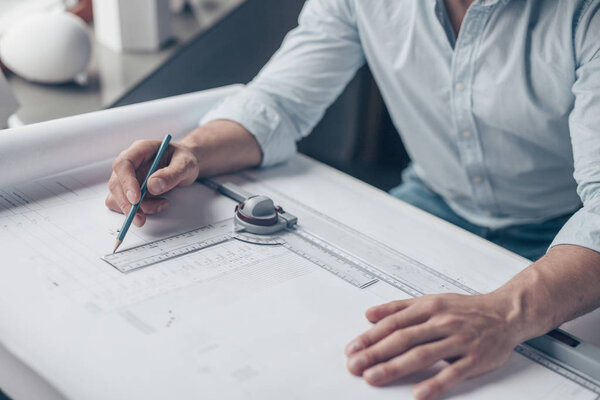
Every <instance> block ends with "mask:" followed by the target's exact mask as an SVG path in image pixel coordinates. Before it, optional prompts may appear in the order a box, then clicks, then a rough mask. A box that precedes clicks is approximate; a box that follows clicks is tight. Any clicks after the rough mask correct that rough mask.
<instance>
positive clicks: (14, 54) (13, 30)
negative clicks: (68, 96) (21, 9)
mask: <svg viewBox="0 0 600 400" xmlns="http://www.w3.org/2000/svg"><path fill="white" fill-rule="evenodd" d="M90 57H91V43H90V38H89V35H88V28H87V26H86V25H85V23H84V22H83V21H82V20H81V19H80V18H78V17H76V16H74V15H73V14H70V13H67V12H64V11H63V12H51V13H35V14H33V15H28V16H23V17H21V18H20V19H19V20H18V21H16V22H14V23H13V24H11V26H10V28H8V29H7V30H6V31H5V32H4V34H3V35H2V37H1V38H0V58H1V59H2V61H3V63H4V64H5V65H6V66H7V67H8V68H9V69H10V70H11V71H13V72H14V73H16V74H19V75H20V76H21V77H23V78H25V79H27V80H30V81H33V82H41V83H63V82H68V81H72V80H79V81H83V80H85V72H86V68H87V65H88V63H89V61H90Z"/></svg>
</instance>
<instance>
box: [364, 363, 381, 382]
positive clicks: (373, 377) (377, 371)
mask: <svg viewBox="0 0 600 400" xmlns="http://www.w3.org/2000/svg"><path fill="white" fill-rule="evenodd" d="M363 377H364V378H365V379H366V380H367V381H369V382H372V383H378V382H381V380H382V379H383V370H382V369H381V368H379V367H375V368H371V369H368V370H366V371H365V373H364V374H363Z"/></svg>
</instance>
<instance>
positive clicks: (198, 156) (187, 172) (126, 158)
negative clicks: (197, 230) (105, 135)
mask: <svg viewBox="0 0 600 400" xmlns="http://www.w3.org/2000/svg"><path fill="white" fill-rule="evenodd" d="M160 143H161V141H160V140H140V141H137V142H135V143H133V144H132V145H131V146H130V147H129V148H128V149H127V150H125V151H123V152H122V153H121V154H119V156H118V157H117V158H116V159H115V161H114V163H113V172H112V176H111V177H110V180H109V182H108V188H109V190H110V194H109V195H108V197H107V198H106V205H107V206H108V208H110V209H111V210H113V211H116V212H120V213H123V214H127V213H128V212H129V210H130V209H131V206H132V205H133V204H137V202H139V201H140V196H141V192H140V183H141V182H143V180H144V178H145V177H146V174H147V173H148V170H149V169H150V165H151V164H152V161H153V160H154V156H155V154H156V151H157V150H158V148H159V147H160ZM261 158H262V152H261V148H260V146H259V144H258V142H257V141H256V139H255V138H254V136H253V135H252V134H251V133H250V132H249V131H248V130H247V129H246V128H244V127H243V126H242V125H240V124H238V123H236V122H233V121H229V120H216V121H211V122H209V123H207V124H205V125H203V126H201V127H198V128H196V129H195V130H193V131H192V132H190V133H189V134H188V135H187V136H185V137H184V138H183V139H181V141H179V142H178V143H171V145H170V146H169V148H168V149H167V151H166V152H165V155H164V156H163V158H162V160H161V163H160V165H159V169H158V170H157V171H156V172H155V173H153V174H152V176H150V178H149V179H148V192H149V194H150V196H146V197H145V198H144V201H143V202H142V205H141V207H140V208H139V211H138V213H137V214H136V216H135V218H134V219H133V223H134V224H135V225H137V226H142V225H144V223H145V222H146V215H148V214H156V213H158V212H161V211H163V210H165V209H166V208H167V207H168V206H169V201H168V200H167V199H165V198H162V197H158V196H160V195H162V194H164V193H166V192H168V191H169V190H171V189H173V188H175V187H177V186H186V185H191V184H192V183H193V182H194V181H195V180H196V179H197V178H198V176H199V175H201V176H211V175H218V174H223V173H227V172H232V171H237V170H240V169H243V168H248V167H254V166H257V165H258V164H260V162H261Z"/></svg>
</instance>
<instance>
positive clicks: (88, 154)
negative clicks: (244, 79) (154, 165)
mask: <svg viewBox="0 0 600 400" xmlns="http://www.w3.org/2000/svg"><path fill="white" fill-rule="evenodd" d="M238 89H239V86H236V85H233V86H227V87H223V88H218V89H213V90H206V91H203V92H197V93H191V94H184V95H180V96H174V97H170V98H167V99H161V100H155V101H150V102H146V103H141V104H133V105H130V106H125V107H120V108H116V109H110V110H102V111H96V112H93V113H89V114H82V115H77V116H73V117H69V118H61V119H57V120H52V121H47V122H41V123H39V124H33V125H27V126H22V127H18V128H13V129H6V130H0V187H2V186H7V185H11V184H14V183H18V182H27V181H29V180H32V179H36V178H40V177H43V176H49V175H52V174H55V173H59V172H62V171H66V170H67V169H71V168H78V167H81V166H84V165H89V164H92V163H94V162H97V161H101V160H106V159H109V158H114V157H115V156H116V155H117V154H118V153H119V152H120V151H122V150H124V149H125V148H127V147H129V145H130V144H131V143H132V142H133V141H135V140H137V139H162V138H163V137H164V136H165V134H166V133H171V135H172V136H173V138H174V139H178V138H180V137H181V136H183V135H184V134H186V133H188V132H189V131H190V130H192V129H193V128H194V127H195V126H197V125H198V122H199V120H200V118H201V116H202V115H204V114H205V113H206V112H207V111H208V109H209V108H211V107H212V106H213V105H214V104H215V102H216V101H219V100H220V99H222V98H223V97H224V96H227V95H229V94H232V93H234V92H235V91H236V90H238Z"/></svg>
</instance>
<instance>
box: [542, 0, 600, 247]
mask: <svg viewBox="0 0 600 400" xmlns="http://www.w3.org/2000/svg"><path fill="white" fill-rule="evenodd" d="M591 4H592V6H590V8H589V9H588V13H586V15H584V16H583V17H582V19H581V21H580V23H579V28H578V32H579V35H576V36H575V45H576V50H577V58H578V60H577V62H578V67H577V70H576V80H575V83H574V85H573V93H574V95H575V104H574V107H573V110H572V112H571V115H570V117H569V127H570V131H571V143H572V146H573V158H574V160H575V172H574V177H575V180H576V181H577V193H578V194H579V197H580V198H581V201H582V203H583V207H582V208H581V209H580V210H579V211H577V212H576V213H575V214H574V215H573V216H572V217H571V218H570V219H569V220H568V221H567V223H566V224H565V225H564V226H563V228H562V229H561V230H560V232H559V233H558V235H557V236H556V238H555V239H554V241H553V242H552V244H551V246H550V247H552V246H556V245H558V244H574V245H579V246H583V247H586V248H589V249H592V250H595V251H598V252H600V40H599V38H600V2H599V1H593V2H591Z"/></svg>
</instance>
